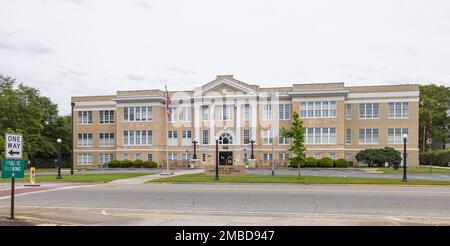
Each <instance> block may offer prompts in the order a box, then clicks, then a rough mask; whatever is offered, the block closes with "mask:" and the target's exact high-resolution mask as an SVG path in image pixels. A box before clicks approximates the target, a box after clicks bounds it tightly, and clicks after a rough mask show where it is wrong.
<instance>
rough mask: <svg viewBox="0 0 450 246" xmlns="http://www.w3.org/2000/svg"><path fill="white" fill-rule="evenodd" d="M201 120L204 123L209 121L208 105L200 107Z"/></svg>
mask: <svg viewBox="0 0 450 246" xmlns="http://www.w3.org/2000/svg"><path fill="white" fill-rule="evenodd" d="M202 120H204V121H208V120H209V106H208V105H203V106H202Z"/></svg>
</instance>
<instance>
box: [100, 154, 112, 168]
mask: <svg viewBox="0 0 450 246" xmlns="http://www.w3.org/2000/svg"><path fill="white" fill-rule="evenodd" d="M112 160H114V155H113V154H100V165H102V166H104V165H105V164H108V162H110V161H112Z"/></svg>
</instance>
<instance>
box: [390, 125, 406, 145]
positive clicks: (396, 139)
mask: <svg viewBox="0 0 450 246" xmlns="http://www.w3.org/2000/svg"><path fill="white" fill-rule="evenodd" d="M403 134H408V128H389V129H388V144H403Z"/></svg>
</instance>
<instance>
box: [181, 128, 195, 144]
mask: <svg viewBox="0 0 450 246" xmlns="http://www.w3.org/2000/svg"><path fill="white" fill-rule="evenodd" d="M181 144H182V145H191V144H192V131H186V130H183V131H181Z"/></svg>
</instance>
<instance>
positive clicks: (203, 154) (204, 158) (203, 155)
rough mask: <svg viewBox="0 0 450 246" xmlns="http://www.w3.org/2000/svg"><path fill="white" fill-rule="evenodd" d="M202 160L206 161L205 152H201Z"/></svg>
mask: <svg viewBox="0 0 450 246" xmlns="http://www.w3.org/2000/svg"><path fill="white" fill-rule="evenodd" d="M202 162H203V163H205V162H206V154H205V153H202Z"/></svg>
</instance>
